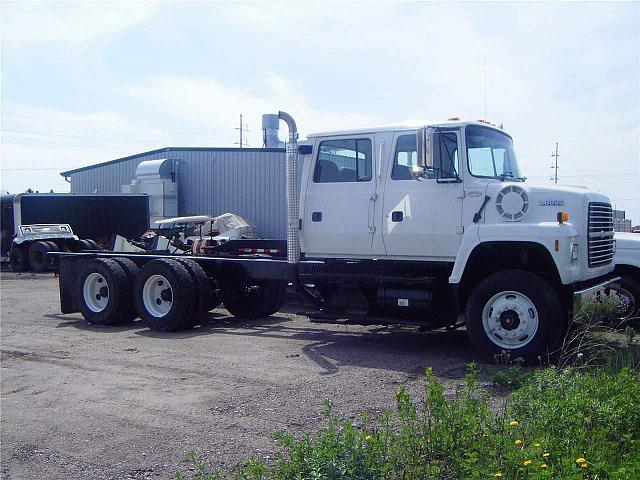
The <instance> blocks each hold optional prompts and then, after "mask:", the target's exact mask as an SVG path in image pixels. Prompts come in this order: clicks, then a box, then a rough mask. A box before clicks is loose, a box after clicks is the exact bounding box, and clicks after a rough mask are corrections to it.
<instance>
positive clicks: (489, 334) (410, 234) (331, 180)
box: [300, 119, 615, 354]
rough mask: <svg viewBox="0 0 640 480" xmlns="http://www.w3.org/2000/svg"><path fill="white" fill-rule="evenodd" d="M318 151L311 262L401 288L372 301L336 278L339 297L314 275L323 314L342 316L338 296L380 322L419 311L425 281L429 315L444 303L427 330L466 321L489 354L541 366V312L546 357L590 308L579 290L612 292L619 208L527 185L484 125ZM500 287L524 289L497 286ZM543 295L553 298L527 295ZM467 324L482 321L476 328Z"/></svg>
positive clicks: (396, 130)
mask: <svg viewBox="0 0 640 480" xmlns="http://www.w3.org/2000/svg"><path fill="white" fill-rule="evenodd" d="M308 140H309V142H308V143H311V144H312V145H313V148H312V153H311V154H310V155H307V156H306V157H305V160H304V165H303V172H302V179H301V198H300V228H301V230H300V247H301V252H302V256H303V258H304V259H306V260H318V261H322V262H325V263H330V264H334V265H335V264H339V263H345V264H349V265H350V266H351V267H350V268H351V269H352V270H353V269H357V268H364V267H363V266H364V265H368V266H369V267H374V268H383V269H384V270H385V272H387V273H385V274H384V275H389V276H392V277H396V278H395V279H394V281H393V282H390V283H391V284H392V285H387V286H386V287H384V286H383V287H380V286H378V287H377V288H373V289H372V288H367V286H366V285H367V281H366V279H365V280H361V281H355V282H353V281H351V282H350V281H347V282H346V283H345V282H338V281H337V279H336V278H332V279H331V282H328V283H329V284H333V285H334V287H333V288H332V287H330V286H329V285H328V284H327V283H324V284H323V281H322V279H321V278H319V277H316V278H315V280H316V281H318V282H319V283H320V284H321V285H322V288H320V290H321V291H324V292H325V293H324V295H325V296H328V298H324V299H323V300H324V302H325V303H329V304H331V302H332V298H333V297H334V295H333V293H331V292H332V291H334V290H336V289H341V290H342V291H344V290H345V289H346V290H349V289H351V290H356V291H360V293H361V294H356V295H355V297H360V298H359V299H357V298H355V297H354V298H349V299H347V300H344V299H342V300H340V301H339V302H337V303H338V304H340V305H343V306H344V305H353V304H354V303H358V302H359V303H360V304H361V307H362V308H360V311H364V310H366V311H367V312H368V313H371V311H372V308H371V306H372V305H376V306H380V305H381V303H382V304H383V305H386V306H387V307H388V306H390V305H391V306H394V307H396V308H395V309H396V310H397V311H402V310H406V311H407V312H408V311H410V310H411V307H412V303H413V304H417V303H420V302H419V301H417V300H415V301H413V302H412V295H413V294H412V291H413V290H416V288H415V284H416V283H415V281H416V280H417V279H424V280H425V283H428V284H429V286H428V287H421V289H422V290H425V289H427V290H429V291H431V292H432V293H431V295H430V302H429V303H430V304H431V306H432V307H433V306H438V305H439V308H435V312H437V313H436V314H435V315H434V313H433V312H432V314H431V317H432V318H431V319H430V320H429V319H428V315H427V313H425V312H422V313H421V314H417V316H418V317H422V318H423V319H424V321H425V322H428V321H435V322H436V324H437V323H438V320H437V319H435V318H434V317H440V318H441V319H442V320H440V321H441V322H442V321H446V322H453V321H454V320H453V319H452V317H456V316H457V314H466V315H467V318H466V323H467V329H468V330H470V329H471V330H472V331H473V330H474V329H476V330H477V329H479V330H480V332H479V333H482V334H483V335H484V337H486V338H484V340H479V337H482V336H483V335H476V339H475V340H477V341H474V338H473V337H472V341H474V343H476V346H480V347H481V348H482V349H483V350H489V351H491V352H494V353H495V352H497V351H499V350H501V349H507V350H515V353H520V354H527V353H528V352H529V350H532V351H533V350H535V351H536V352H537V354H539V353H540V350H541V349H540V345H542V344H538V345H537V346H535V347H533V346H532V343H537V342H534V340H535V337H536V335H537V334H538V332H539V330H542V329H543V324H545V323H546V322H547V319H543V318H542V316H543V313H544V315H545V316H547V317H554V318H553V320H551V321H550V324H551V327H549V328H548V330H549V332H546V333H545V334H544V335H543V336H546V337H547V338H546V339H545V340H544V342H543V343H545V344H546V346H547V347H549V346H550V345H551V343H553V342H552V340H553V339H554V338H559V336H560V334H561V332H562V331H564V328H565V326H566V319H567V318H568V315H570V314H572V313H574V312H573V311H574V310H575V309H577V308H579V307H578V306H576V302H578V301H580V299H581V298H582V297H583V295H582V292H583V291H588V292H589V293H593V292H594V291H595V290H597V289H595V290H594V286H598V285H604V284H606V282H605V280H604V279H605V277H606V276H607V275H609V274H610V273H611V272H612V270H613V263H612V259H613V255H614V248H615V242H614V239H613V220H612V209H611V205H610V201H609V199H608V198H607V197H606V196H604V195H602V194H599V193H596V192H592V191H589V190H587V189H582V188H573V187H560V186H548V185H533V184H531V183H530V182H528V181H526V178H525V177H524V176H523V173H522V172H521V171H520V167H519V165H518V161H517V157H516V153H515V148H514V143H513V139H512V137H511V136H510V135H508V134H507V133H506V132H504V131H503V130H502V129H501V128H497V127H495V126H493V125H490V124H488V123H487V122H462V121H459V120H458V119H451V120H449V121H446V122H439V123H433V124H429V125H427V126H413V127H409V126H392V127H378V128H370V129H359V130H350V131H339V132H328V133H320V134H314V135H310V136H309V138H308ZM384 275H383V277H384ZM310 277H311V278H313V275H310ZM398 277H400V278H405V279H406V280H405V281H402V280H401V279H400V278H398ZM325 278H326V276H325ZM427 278H428V279H429V280H428V281H427V280H426V279H427ZM307 280H309V279H307ZM381 281H382V282H383V283H385V280H384V279H382V280H381ZM348 283H351V285H350V286H349V285H347V284H348ZM354 284H355V286H354ZM503 284H504V285H513V289H506V287H505V288H502V289H501V287H497V285H503ZM519 285H522V289H520V290H518V286H519ZM535 288H537V289H538V290H540V289H541V288H542V290H544V292H543V293H544V295H538V293H540V292H537V293H536V292H533V291H531V292H529V291H530V290H532V289H535ZM381 289H382V290H383V292H390V291H393V292H395V293H393V294H392V295H395V297H392V298H384V299H383V300H382V302H381V301H380V296H385V295H387V293H381ZM418 290H419V289H418ZM436 292H439V293H437V294H436ZM478 292H480V293H478ZM576 294H577V295H576ZM341 297H344V294H342V295H341ZM532 297H537V299H534V298H532ZM363 299H364V300H363ZM445 299H449V300H445ZM450 299H452V300H450ZM365 300H366V301H365ZM542 303H546V304H547V306H548V305H552V308H551V309H548V308H546V307H545V306H544V305H542ZM545 310H547V312H546V313H545V312H544V311H545ZM549 310H550V311H549ZM478 311H479V313H478ZM470 312H472V313H471V315H476V316H478V317H479V318H477V319H475V320H473V321H470V320H469V315H470ZM473 312H475V313H473ZM444 319H446V320H444ZM470 323H472V324H475V327H474V326H473V325H471V326H470ZM545 328H546V327H545ZM478 343H480V345H478ZM527 346H529V347H532V348H531V349H528V348H527Z"/></svg>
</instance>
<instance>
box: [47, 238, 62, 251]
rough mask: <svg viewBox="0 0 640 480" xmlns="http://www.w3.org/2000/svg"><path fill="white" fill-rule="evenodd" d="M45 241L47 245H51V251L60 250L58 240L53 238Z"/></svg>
mask: <svg viewBox="0 0 640 480" xmlns="http://www.w3.org/2000/svg"><path fill="white" fill-rule="evenodd" d="M44 243H46V244H47V245H49V247H50V250H49V251H50V252H59V251H60V248H59V247H58V244H57V243H56V242H54V241H53V240H47V241H45V242H44Z"/></svg>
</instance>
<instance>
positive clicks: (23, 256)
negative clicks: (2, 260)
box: [9, 245, 29, 272]
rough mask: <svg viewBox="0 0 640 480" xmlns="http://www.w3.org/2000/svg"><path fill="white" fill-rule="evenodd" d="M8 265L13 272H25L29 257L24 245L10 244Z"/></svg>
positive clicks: (27, 267)
mask: <svg viewBox="0 0 640 480" xmlns="http://www.w3.org/2000/svg"><path fill="white" fill-rule="evenodd" d="M9 265H10V266H11V270H13V271H14V272H25V271H27V270H29V258H28V256H27V250H26V248H25V247H23V246H22V245H12V246H11V251H10V252H9Z"/></svg>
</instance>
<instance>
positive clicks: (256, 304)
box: [223, 280, 286, 319]
mask: <svg viewBox="0 0 640 480" xmlns="http://www.w3.org/2000/svg"><path fill="white" fill-rule="evenodd" d="M281 290H283V291H284V290H286V285H285V288H282V282H275V281H257V280H256V281H251V282H248V283H244V284H241V285H234V286H230V287H227V288H226V289H225V290H224V295H223V303H224V306H225V308H226V309H227V310H228V311H229V313H231V315H233V316H234V317H237V318H246V319H254V318H260V317H266V316H269V315H272V314H273V313H275V312H276V311H278V310H279V309H280V307H282V303H284V295H282V294H281ZM281 299H282V300H281ZM279 302H282V303H279Z"/></svg>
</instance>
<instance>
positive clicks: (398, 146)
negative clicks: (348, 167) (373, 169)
mask: <svg viewBox="0 0 640 480" xmlns="http://www.w3.org/2000/svg"><path fill="white" fill-rule="evenodd" d="M393 144H394V150H393V158H392V165H391V168H390V171H389V172H388V174H387V175H386V178H385V183H384V196H383V205H382V210H383V211H382V216H381V222H382V225H381V230H382V239H383V241H384V246H385V249H386V253H387V257H397V258H402V257H405V258H415V259H423V260H435V261H453V260H455V257H456V255H457V252H458V248H459V246H460V241H461V238H462V233H463V230H462V223H461V217H462V201H463V196H464V195H463V184H462V180H461V179H460V176H459V171H460V170H459V168H460V165H459V164H460V161H459V146H460V144H461V142H460V131H459V129H450V130H443V129H440V130H438V131H437V132H436V133H435V135H434V141H433V144H434V146H433V150H434V152H433V158H434V165H433V166H432V167H430V168H429V169H427V171H426V175H425V176H417V175H416V173H415V170H414V169H413V167H414V166H415V165H416V164H417V161H416V160H417V153H416V134H415V132H400V133H396V134H395V136H394V143H393Z"/></svg>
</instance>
